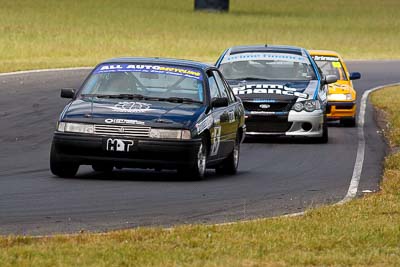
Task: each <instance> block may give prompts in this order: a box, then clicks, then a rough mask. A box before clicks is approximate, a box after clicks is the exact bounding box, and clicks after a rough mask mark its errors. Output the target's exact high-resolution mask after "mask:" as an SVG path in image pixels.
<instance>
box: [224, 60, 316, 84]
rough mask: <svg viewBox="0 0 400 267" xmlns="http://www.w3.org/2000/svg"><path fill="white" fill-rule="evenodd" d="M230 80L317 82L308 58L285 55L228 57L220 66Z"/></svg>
mask: <svg viewBox="0 0 400 267" xmlns="http://www.w3.org/2000/svg"><path fill="white" fill-rule="evenodd" d="M219 68H220V70H221V72H222V74H223V75H224V77H225V78H226V79H228V80H248V79H260V80H290V81H305V80H307V81H308V80H315V79H317V78H316V74H315V71H314V68H313V67H312V65H311V62H310V60H309V59H308V58H307V57H303V56H300V55H294V54H284V53H240V54H233V55H229V56H226V57H225V58H224V59H223V60H222V62H221V65H220V66H219Z"/></svg>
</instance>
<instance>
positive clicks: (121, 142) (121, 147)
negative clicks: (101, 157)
mask: <svg viewBox="0 0 400 267" xmlns="http://www.w3.org/2000/svg"><path fill="white" fill-rule="evenodd" d="M104 141H105V142H104V143H105V144H104V146H105V150H106V151H111V152H132V151H135V150H136V149H137V144H138V141H137V140H126V139H117V138H108V139H105V140H104Z"/></svg>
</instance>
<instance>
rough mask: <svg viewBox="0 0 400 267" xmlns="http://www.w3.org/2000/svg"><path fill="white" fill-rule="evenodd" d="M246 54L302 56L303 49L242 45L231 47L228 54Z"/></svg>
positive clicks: (281, 46)
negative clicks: (261, 53)
mask: <svg viewBox="0 0 400 267" xmlns="http://www.w3.org/2000/svg"><path fill="white" fill-rule="evenodd" d="M247 52H270V53H271V52H272V53H274V52H275V53H289V54H296V55H303V54H304V53H305V49H304V48H301V47H296V46H286V45H243V46H234V47H231V48H230V52H229V54H230V55H233V54H239V53H247Z"/></svg>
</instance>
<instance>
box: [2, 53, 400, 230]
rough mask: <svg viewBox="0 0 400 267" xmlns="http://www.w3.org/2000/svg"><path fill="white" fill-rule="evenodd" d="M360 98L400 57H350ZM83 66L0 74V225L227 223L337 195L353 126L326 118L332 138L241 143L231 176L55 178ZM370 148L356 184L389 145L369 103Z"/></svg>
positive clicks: (372, 173)
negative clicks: (53, 161) (56, 149)
mask: <svg viewBox="0 0 400 267" xmlns="http://www.w3.org/2000/svg"><path fill="white" fill-rule="evenodd" d="M349 67H350V70H351V71H360V72H361V73H362V75H363V76H362V79H361V80H359V81H356V82H355V86H356V89H357V91H358V97H359V99H361V95H362V93H363V91H365V90H367V89H370V88H373V87H375V86H379V85H384V84H390V83H394V82H400V73H399V71H398V70H400V61H355V62H350V64H349ZM87 73H88V70H68V71H52V72H39V73H31V74H19V75H11V76H0V133H1V134H0V144H1V150H0V234H33V235H42V234H51V233H65V232H78V231H79V230H82V229H83V230H88V231H105V230H110V229H120V228H128V227H135V226H150V225H156V226H171V225H176V224H183V223H215V222H228V221H236V220H243V219H251V218H257V217H268V216H276V215H282V214H288V213H295V212H299V211H303V210H305V209H306V208H309V207H314V206H317V205H321V204H329V203H335V202H338V201H340V200H341V199H343V197H344V196H345V195H346V193H347V190H348V187H349V183H350V180H351V177H352V173H353V168H354V163H355V158H356V152H357V143H358V139H357V138H358V137H357V128H344V127H339V126H338V125H337V124H334V123H333V124H331V127H330V128H329V134H330V140H329V143H328V144H311V143H308V142H305V141H302V140H292V139H275V140H274V139H272V140H271V139H268V140H256V141H252V142H248V143H245V144H244V145H243V146H242V151H241V162H240V170H239V173H238V175H236V176H218V175H216V174H215V173H214V171H212V170H210V171H209V175H208V177H207V179H206V180H204V181H196V182H193V181H184V180H182V179H179V178H177V177H178V176H177V175H176V173H175V172H172V171H169V172H161V173H157V172H153V171H147V170H121V171H115V172H114V173H113V174H112V175H109V176H104V175H101V174H98V173H94V172H92V170H91V168H90V167H88V166H83V167H81V168H80V170H79V173H78V175H77V177H76V178H74V179H61V178H56V177H54V176H53V175H52V174H51V173H50V171H49V150H50V143H51V137H52V132H53V130H54V127H55V122H56V120H57V116H58V114H59V113H60V111H61V110H62V108H63V106H64V105H65V104H66V102H67V100H65V99H61V98H60V97H59V94H60V88H65V87H72V88H77V87H79V85H80V83H81V82H82V80H83V79H84V77H85V76H86V75H87ZM364 130H365V138H366V151H365V153H366V154H365V160H364V168H363V171H362V175H361V182H360V186H359V191H358V192H359V193H358V194H362V191H363V190H372V191H374V190H377V189H378V188H379V181H380V176H381V172H382V160H383V157H384V155H385V150H386V145H385V143H384V141H383V138H382V135H381V133H380V131H379V129H378V128H377V126H376V122H375V114H374V111H373V109H372V107H371V105H370V104H368V106H367V112H366V121H365V127H364Z"/></svg>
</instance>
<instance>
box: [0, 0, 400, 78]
mask: <svg viewBox="0 0 400 267" xmlns="http://www.w3.org/2000/svg"><path fill="white" fill-rule="evenodd" d="M230 2H231V10H230V12H229V13H225V14H220V13H207V12H193V6H194V0H175V1H164V0H146V1H137V0H135V1H132V0H81V1H70V0H58V1H51V0H36V1H31V0H14V1H6V0H0V4H1V5H0V6H1V8H0V60H1V63H2V64H1V65H0V72H5V71H15V70H25V69H37V68H52V67H71V66H74V67H77V66H88V65H94V64H96V63H98V62H99V61H101V60H104V59H106V58H110V57H118V56H162V57H178V58H191V59H197V60H202V61H207V62H214V61H215V60H216V59H217V57H218V56H219V54H220V53H221V52H222V51H223V50H224V49H225V48H226V47H229V46H232V45H238V44H257V43H261V44H263V43H269V44H288V45H297V46H302V47H306V48H309V49H332V50H337V51H339V52H340V53H342V55H343V56H344V57H345V58H353V59H354V58H356V59H360V58H363V59H365V58H370V59H378V58H384V59H393V58H397V59H398V58H400V46H399V45H398V43H399V41H400V34H399V32H398V29H399V28H400V20H399V17H398V10H399V7H400V4H399V2H398V0H381V1H375V0H363V1H360V0H357V1H348V0H336V1H325V0H313V1H309V0H298V1H294V0H281V1H274V0H246V1H241V0H231V1H230ZM372 40H373V41H372Z"/></svg>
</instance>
